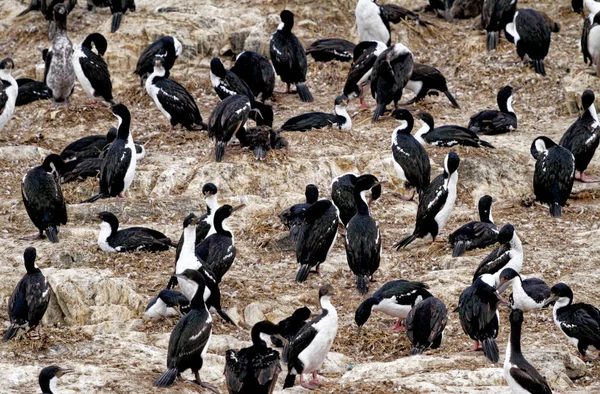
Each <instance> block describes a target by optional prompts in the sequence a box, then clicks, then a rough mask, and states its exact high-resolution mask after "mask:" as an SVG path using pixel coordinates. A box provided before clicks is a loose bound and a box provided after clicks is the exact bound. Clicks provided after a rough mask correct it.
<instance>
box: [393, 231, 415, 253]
mask: <svg viewBox="0 0 600 394" xmlns="http://www.w3.org/2000/svg"><path fill="white" fill-rule="evenodd" d="M415 239H417V234H411V235H409V236H408V237H406V238H404V239H403V240H402V241H400V242H396V243H395V244H394V245H393V247H394V248H396V250H400V249H402V248H405V247H406V246H408V245H409V244H410V243H411V242H412V241H414V240H415Z"/></svg>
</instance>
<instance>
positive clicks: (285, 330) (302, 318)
mask: <svg viewBox="0 0 600 394" xmlns="http://www.w3.org/2000/svg"><path fill="white" fill-rule="evenodd" d="M308 319H310V309H308V308H307V307H305V306H303V307H302V308H298V309H296V310H295V311H294V313H292V315H291V316H289V317H286V318H285V319H283V320H281V321H280V322H279V323H277V326H278V327H279V331H280V333H281V336H283V338H285V340H287V341H288V342H289V341H291V340H292V338H294V337H295V336H296V334H297V333H298V331H300V329H301V328H302V327H304V325H305V324H306V323H307V321H308ZM271 342H272V343H273V346H277V347H283V346H284V342H283V341H282V340H281V339H280V338H279V337H278V336H275V335H271Z"/></svg>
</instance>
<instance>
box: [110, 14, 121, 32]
mask: <svg viewBox="0 0 600 394" xmlns="http://www.w3.org/2000/svg"><path fill="white" fill-rule="evenodd" d="M122 17H123V13H122V12H115V13H114V14H113V18H112V25H111V26H110V32H111V33H114V32H116V31H117V30H119V26H121V18H122Z"/></svg>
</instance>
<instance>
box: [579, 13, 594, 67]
mask: <svg viewBox="0 0 600 394" xmlns="http://www.w3.org/2000/svg"><path fill="white" fill-rule="evenodd" d="M590 30H592V21H590V18H589V17H587V18H585V20H584V22H583V31H582V32H581V53H583V62H584V63H585V64H588V63H592V62H593V59H592V55H591V54H590V51H589V50H588V36H589V34H590Z"/></svg>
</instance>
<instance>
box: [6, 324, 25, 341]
mask: <svg viewBox="0 0 600 394" xmlns="http://www.w3.org/2000/svg"><path fill="white" fill-rule="evenodd" d="M19 328H21V327H19V326H17V325H15V324H11V325H10V327H8V330H6V332H5V333H4V337H3V338H2V341H3V342H6V341H10V340H11V339H13V338H14V337H15V335H17V333H18V332H19Z"/></svg>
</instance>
